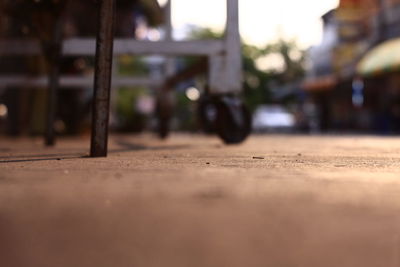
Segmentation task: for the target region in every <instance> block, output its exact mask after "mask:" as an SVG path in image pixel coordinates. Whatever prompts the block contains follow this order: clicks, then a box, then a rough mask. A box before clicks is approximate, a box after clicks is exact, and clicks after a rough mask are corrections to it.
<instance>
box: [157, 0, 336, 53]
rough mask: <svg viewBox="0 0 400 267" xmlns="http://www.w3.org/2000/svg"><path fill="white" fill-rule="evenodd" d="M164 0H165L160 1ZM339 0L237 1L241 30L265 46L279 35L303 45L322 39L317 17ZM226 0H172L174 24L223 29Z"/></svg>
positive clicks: (246, 36) (253, 42)
mask: <svg viewBox="0 0 400 267" xmlns="http://www.w3.org/2000/svg"><path fill="white" fill-rule="evenodd" d="M159 2H165V0H159ZM338 2H339V0H239V5H240V10H239V12H240V32H241V34H242V37H243V38H244V40H245V41H246V42H247V43H250V44H255V45H264V44H266V43H268V42H271V41H273V40H276V39H277V38H279V37H280V36H281V37H283V38H285V39H296V40H297V41H298V43H299V44H300V45H301V46H302V47H303V48H306V47H308V46H310V45H312V44H316V43H318V42H319V41H320V39H321V34H322V24H321V20H320V17H321V15H323V14H324V13H325V12H327V11H329V10H330V9H332V8H335V7H336V6H337V5H338ZM225 7H226V0H201V1H200V0H172V16H173V18H172V19H173V25H174V27H175V28H176V29H180V28H183V27H184V25H185V24H194V25H198V26H202V27H210V28H215V29H222V28H223V25H224V23H225V18H226V11H225Z"/></svg>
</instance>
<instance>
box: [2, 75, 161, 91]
mask: <svg viewBox="0 0 400 267" xmlns="http://www.w3.org/2000/svg"><path fill="white" fill-rule="evenodd" d="M93 79H94V77H93V76H82V77H79V76H62V77H61V78H60V86H61V87H68V88H83V87H89V88H93ZM162 83H163V81H162V80H154V79H149V78H146V77H132V78H131V77H120V76H118V77H113V79H112V86H113V87H121V86H143V87H152V86H160V85H161V84H162ZM47 85H48V78H47V77H46V76H41V77H31V76H23V75H9V76H0V87H2V88H4V87H10V86H21V87H23V88H37V87H39V88H40V87H47Z"/></svg>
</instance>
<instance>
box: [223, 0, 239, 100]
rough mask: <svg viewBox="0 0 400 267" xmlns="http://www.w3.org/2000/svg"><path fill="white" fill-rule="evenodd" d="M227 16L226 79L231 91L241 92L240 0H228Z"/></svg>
mask: <svg viewBox="0 0 400 267" xmlns="http://www.w3.org/2000/svg"><path fill="white" fill-rule="evenodd" d="M226 17H227V19H226V30H225V41H226V61H225V62H226V63H225V64H226V79H227V82H228V87H229V90H230V91H231V92H240V91H241V89H242V53H241V42H240V32H239V1H238V0H227V16H226Z"/></svg>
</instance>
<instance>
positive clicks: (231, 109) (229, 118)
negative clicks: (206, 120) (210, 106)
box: [215, 96, 251, 144]
mask: <svg viewBox="0 0 400 267" xmlns="http://www.w3.org/2000/svg"><path fill="white" fill-rule="evenodd" d="M215 107H216V110H217V114H216V120H215V128H216V132H217V134H218V136H219V137H220V138H221V139H222V140H223V141H224V142H225V143H226V144H239V143H241V142H243V141H244V140H245V139H246V138H247V137H248V136H249V134H250V132H251V115H250V112H249V111H248V109H247V108H246V107H245V105H244V104H243V102H242V101H241V100H240V99H239V98H238V97H235V96H222V97H219V98H217V100H216V101H215Z"/></svg>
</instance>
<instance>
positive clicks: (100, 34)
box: [90, 0, 115, 157]
mask: <svg viewBox="0 0 400 267" xmlns="http://www.w3.org/2000/svg"><path fill="white" fill-rule="evenodd" d="M98 3H99V13H98V14H99V15H98V31H97V43H96V66H95V77H94V96H93V111H92V113H93V115H92V139H91V148H90V156H91V157H106V156H107V143H108V121H109V111H110V90H111V75H112V72H111V69H112V59H113V41H114V40H113V39H114V19H115V0H99V1H98Z"/></svg>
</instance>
